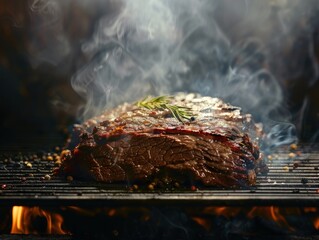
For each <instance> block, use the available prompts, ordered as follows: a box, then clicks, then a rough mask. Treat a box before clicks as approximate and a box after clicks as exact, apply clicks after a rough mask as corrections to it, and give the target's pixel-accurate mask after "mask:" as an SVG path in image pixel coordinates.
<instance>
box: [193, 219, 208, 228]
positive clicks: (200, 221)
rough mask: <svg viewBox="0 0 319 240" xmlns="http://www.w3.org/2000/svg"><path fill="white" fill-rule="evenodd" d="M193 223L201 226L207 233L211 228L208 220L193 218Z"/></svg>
mask: <svg viewBox="0 0 319 240" xmlns="http://www.w3.org/2000/svg"><path fill="white" fill-rule="evenodd" d="M192 219H193V221H195V222H196V223H197V224H199V225H201V226H202V227H203V228H205V229H206V230H207V231H209V230H210V228H211V222H210V221H209V220H208V219H204V218H200V217H193V218H192Z"/></svg>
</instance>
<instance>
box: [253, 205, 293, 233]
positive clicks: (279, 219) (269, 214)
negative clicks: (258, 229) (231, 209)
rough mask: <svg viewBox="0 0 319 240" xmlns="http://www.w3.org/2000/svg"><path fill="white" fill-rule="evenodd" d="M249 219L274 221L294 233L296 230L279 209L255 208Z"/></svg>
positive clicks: (271, 207) (272, 207)
mask: <svg viewBox="0 0 319 240" xmlns="http://www.w3.org/2000/svg"><path fill="white" fill-rule="evenodd" d="M247 216H248V217H249V218H256V217H262V218H265V219H268V220H270V221H271V220H272V221H274V222H275V223H277V224H278V225H279V226H281V227H286V228H287V229H289V230H290V231H294V230H295V229H294V228H293V227H291V226H290V225H289V224H288V222H287V220H286V218H285V216H284V215H283V214H282V213H281V212H280V208H279V207H274V206H270V207H253V208H252V209H251V211H250V212H249V213H248V215H247Z"/></svg>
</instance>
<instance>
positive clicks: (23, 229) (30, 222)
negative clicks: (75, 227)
mask: <svg viewBox="0 0 319 240" xmlns="http://www.w3.org/2000/svg"><path fill="white" fill-rule="evenodd" d="M36 218H43V219H45V220H46V227H45V229H41V230H38V229H36V226H34V225H35V222H34V221H35V219H36ZM62 223H63V218H62V216H61V215H60V214H58V213H49V212H47V211H45V210H43V209H40V208H39V207H22V206H14V207H13V208H12V228H11V233H13V234H39V233H46V234H68V233H67V232H65V231H64V230H63V229H62Z"/></svg>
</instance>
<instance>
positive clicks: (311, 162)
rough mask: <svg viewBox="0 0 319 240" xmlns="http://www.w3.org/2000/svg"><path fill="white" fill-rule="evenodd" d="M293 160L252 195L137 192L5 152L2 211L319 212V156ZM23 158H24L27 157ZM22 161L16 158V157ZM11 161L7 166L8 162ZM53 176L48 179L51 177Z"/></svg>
mask: <svg viewBox="0 0 319 240" xmlns="http://www.w3.org/2000/svg"><path fill="white" fill-rule="evenodd" d="M307 149H309V148H307V147H303V148H302V149H301V151H302V154H301V156H296V157H295V158H294V159H292V158H290V157H289V152H288V151H287V150H286V151H285V150H281V151H278V153H275V154H273V155H272V156H273V159H272V161H270V162H269V164H268V165H269V173H268V174H266V175H258V177H257V184H256V186H253V187H251V188H247V189H211V188H210V189H208V188H199V189H197V190H196V191H192V190H190V189H184V188H178V189H174V190H172V189H160V190H154V191H148V190H137V191H132V190H130V189H129V188H126V187H125V186H123V185H114V184H112V185H110V184H103V183H97V182H86V181H76V180H74V181H67V179H66V178H65V177H60V176H52V173H53V171H54V168H55V167H56V166H55V164H54V161H50V160H44V159H36V160H30V161H29V162H30V163H31V164H32V167H31V168H30V167H27V166H24V163H23V161H24V160H23V157H22V160H21V156H27V155H33V154H34V153H32V152H27V153H19V154H18V153H17V152H12V151H11V152H2V153H1V159H0V164H1V169H0V185H1V186H2V190H1V191H0V201H1V205H2V206H3V205H56V206H61V205H74V204H76V205H86V206H97V205H100V206H105V205H123V204H140V203H141V202H143V204H151V205H153V204H167V203H169V204H171V205H174V204H178V205H180V204H199V203H200V204H201V205H203V204H207V205H208V204H209V205H224V206H225V205H229V206H238V205H246V206H249V205H250V206H251V205H254V206H257V205H278V206H288V205H291V206H317V205H318V202H319V191H318V189H319V151H312V152H307V151H309V150H307ZM21 154H22V155H21ZM18 155H19V156H20V157H16V156H18ZM5 159H6V161H5ZM8 159H10V162H8ZM46 175H50V176H52V177H51V178H50V179H46V178H45V176H46Z"/></svg>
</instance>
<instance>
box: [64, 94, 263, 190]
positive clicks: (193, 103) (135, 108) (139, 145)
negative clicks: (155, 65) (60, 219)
mask: <svg viewBox="0 0 319 240" xmlns="http://www.w3.org/2000/svg"><path fill="white" fill-rule="evenodd" d="M154 99H155V100H156V98H154ZM154 99H149V103H151V104H150V105H147V104H145V101H144V102H140V103H139V104H124V105H122V106H119V107H117V108H116V109H113V110H111V111H108V112H106V113H104V114H103V115H101V116H98V117H95V118H93V119H91V120H89V121H87V122H86V123H84V124H82V125H78V126H76V127H75V129H74V133H73V140H72V142H71V145H73V146H72V148H73V150H72V151H71V154H70V155H65V156H64V157H63V162H62V165H61V167H60V173H63V174H65V175H72V176H73V177H77V178H80V179H93V180H96V181H102V182H108V183H114V182H129V183H133V182H144V183H147V182H151V181H154V179H164V180H165V181H178V182H180V181H181V182H185V183H186V182H187V183H192V184H194V183H199V184H203V185H206V186H218V187H236V186H249V185H254V184H255V180H256V173H257V172H258V171H259V169H262V168H263V167H264V165H263V161H262V160H261V154H260V152H259V149H258V146H257V143H256V142H254V139H255V138H256V135H255V133H256V126H255V124H254V123H253V122H252V121H251V117H250V115H242V114H241V112H240V108H238V107H234V106H231V105H229V104H226V103H224V102H223V101H221V100H220V99H218V98H211V97H201V96H199V95H195V94H188V95H185V94H179V95H176V96H174V97H171V98H167V99H165V104H162V103H161V102H159V104H157V105H156V104H153V103H152V101H153V100H154ZM155 100H154V101H155ZM146 102H147V101H146ZM152 104H153V105H152Z"/></svg>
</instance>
